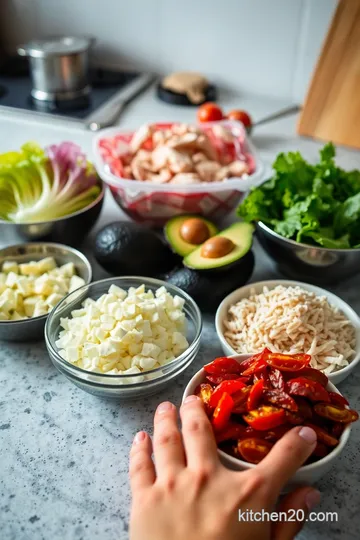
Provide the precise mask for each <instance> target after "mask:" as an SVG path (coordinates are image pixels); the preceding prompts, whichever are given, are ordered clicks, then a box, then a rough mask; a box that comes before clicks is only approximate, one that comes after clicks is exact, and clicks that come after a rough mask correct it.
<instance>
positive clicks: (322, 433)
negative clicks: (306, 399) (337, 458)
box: [304, 422, 339, 446]
mask: <svg viewBox="0 0 360 540" xmlns="http://www.w3.org/2000/svg"><path fill="white" fill-rule="evenodd" d="M304 426H307V427H310V428H312V429H313V430H314V431H315V433H316V435H317V440H318V442H321V443H323V444H326V446H336V445H337V444H338V442H339V441H338V440H337V439H335V437H332V436H331V435H330V434H329V433H328V432H327V431H326V430H325V429H323V428H321V427H320V426H316V425H315V424H311V423H310V422H306V423H305V424H304Z"/></svg>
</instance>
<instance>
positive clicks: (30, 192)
mask: <svg viewBox="0 0 360 540" xmlns="http://www.w3.org/2000/svg"><path fill="white" fill-rule="evenodd" d="M100 192H101V180H100V179H99V177H98V175H97V173H96V171H95V168H94V167H93V165H92V164H91V163H89V162H88V161H87V159H86V156H85V154H84V153H83V152H82V151H81V149H80V147H79V146H78V145H76V144H74V143H71V142H63V143H61V144H58V145H55V144H54V145H51V146H48V147H47V148H45V149H43V148H41V147H40V146H39V145H37V144H36V143H32V142H29V143H27V144H24V145H23V146H22V147H21V149H20V150H19V151H17V152H6V153H5V154H0V219H2V220H5V221H10V222H14V223H38V222H43V221H51V220H53V219H57V218H60V217H63V216H68V215H70V214H74V213H75V212H78V211H79V210H82V209H83V208H86V207H87V206H89V205H90V204H91V203H92V202H93V201H95V199H96V198H97V197H98V196H99V194H100Z"/></svg>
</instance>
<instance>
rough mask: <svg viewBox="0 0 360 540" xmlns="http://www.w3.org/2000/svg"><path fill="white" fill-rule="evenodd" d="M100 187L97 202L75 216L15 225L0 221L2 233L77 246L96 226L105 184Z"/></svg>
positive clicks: (100, 182)
mask: <svg viewBox="0 0 360 540" xmlns="http://www.w3.org/2000/svg"><path fill="white" fill-rule="evenodd" d="M99 185H100V187H101V192H100V193H99V195H98V197H97V198H96V199H95V201H93V202H92V203H91V204H90V205H89V206H86V207H85V208H83V209H82V210H79V211H78V212H75V213H74V214H70V215H69V216H64V217H61V218H57V219H53V220H51V221H40V222H38V223H13V222H11V221H4V220H0V227H1V231H2V232H4V233H5V235H9V236H10V235H13V234H14V233H16V234H17V235H19V236H20V237H21V238H23V239H24V240H27V241H29V242H37V241H39V240H47V241H51V242H61V243H65V244H69V245H71V246H77V245H79V244H80V243H81V242H82V241H83V240H84V237H85V236H86V235H87V234H88V232H89V231H90V229H91V228H92V227H93V225H95V223H96V220H97V219H98V217H99V215H100V212H101V208H102V205H103V200H104V193H105V184H104V183H103V182H102V181H101V180H99Z"/></svg>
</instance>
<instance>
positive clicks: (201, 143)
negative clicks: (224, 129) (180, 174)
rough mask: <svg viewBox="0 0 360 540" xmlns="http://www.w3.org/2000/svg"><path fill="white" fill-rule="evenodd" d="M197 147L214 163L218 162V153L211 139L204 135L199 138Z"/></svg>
mask: <svg viewBox="0 0 360 540" xmlns="http://www.w3.org/2000/svg"><path fill="white" fill-rule="evenodd" d="M196 143H197V147H198V149H199V150H200V151H201V152H203V153H204V154H206V155H207V157H208V158H209V159H211V160H213V161H215V160H217V152H216V149H215V148H214V146H213V145H212V143H211V141H210V139H209V137H208V136H207V135H205V133H203V134H202V135H199V137H198V138H197V141H196Z"/></svg>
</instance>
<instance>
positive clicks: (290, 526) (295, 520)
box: [272, 487, 320, 540]
mask: <svg viewBox="0 0 360 540" xmlns="http://www.w3.org/2000/svg"><path fill="white" fill-rule="evenodd" d="M319 502H320V493H319V491H317V490H316V489H313V488H310V487H302V488H299V489H297V490H296V491H293V492H292V493H289V494H288V495H286V497H284V499H283V500H282V501H281V503H280V504H279V506H278V508H277V512H286V514H287V520H285V519H282V520H281V522H280V521H278V522H276V523H275V524H274V526H273V529H272V532H273V534H272V538H273V539H274V540H293V538H294V537H295V536H296V535H297V534H298V533H299V532H300V531H301V529H302V528H303V526H304V520H305V519H306V517H307V516H308V514H309V512H310V511H311V510H312V509H313V508H315V506H316V505H317V504H319Z"/></svg>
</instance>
